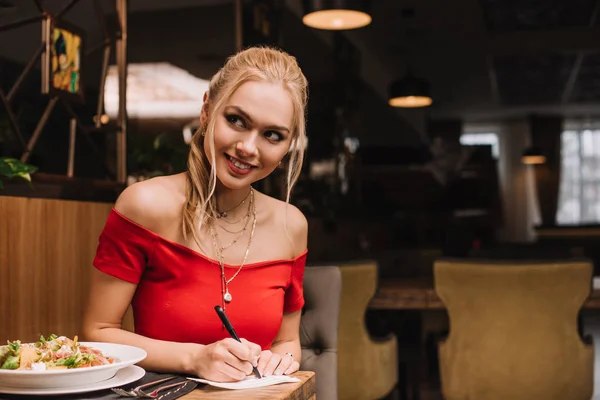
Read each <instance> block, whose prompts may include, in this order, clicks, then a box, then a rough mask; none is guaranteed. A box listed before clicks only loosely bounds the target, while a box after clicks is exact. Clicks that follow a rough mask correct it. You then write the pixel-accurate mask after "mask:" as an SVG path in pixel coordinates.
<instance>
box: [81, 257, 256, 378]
mask: <svg viewBox="0 0 600 400" xmlns="http://www.w3.org/2000/svg"><path fill="white" fill-rule="evenodd" d="M135 289H136V285H135V284H132V283H129V282H125V281H122V280H120V279H117V278H114V277H112V276H110V275H108V274H105V273H103V272H100V271H98V270H96V269H94V270H93V272H92V276H91V284H90V293H89V301H88V304H87V307H86V310H85V313H84V317H83V325H82V334H83V336H84V338H85V339H86V340H89V341H95V342H110V343H121V344H128V345H131V346H136V347H140V348H142V349H144V350H145V351H146V353H148V356H147V357H146V359H144V360H143V361H141V362H140V363H139V365H140V366H142V367H143V368H145V369H148V370H151V371H160V372H175V373H185V374H193V375H197V376H199V377H202V378H206V379H210V380H215V381H223V382H227V381H236V380H242V379H244V378H245V377H246V375H248V374H250V373H252V363H254V364H256V361H255V360H256V358H258V355H259V353H260V346H258V345H256V344H253V343H250V342H248V341H243V343H239V342H237V341H235V340H233V339H224V340H221V341H218V342H215V343H212V344H210V345H206V346H204V345H200V344H196V343H177V342H168V341H163V340H155V339H150V338H147V337H145V336H142V335H138V334H135V333H132V332H128V331H125V330H123V329H122V325H121V324H122V321H123V316H124V315H125V311H126V310H127V307H128V306H129V303H130V302H131V299H132V297H133V294H134V292H135Z"/></svg>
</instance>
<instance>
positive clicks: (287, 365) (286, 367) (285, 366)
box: [258, 350, 300, 376]
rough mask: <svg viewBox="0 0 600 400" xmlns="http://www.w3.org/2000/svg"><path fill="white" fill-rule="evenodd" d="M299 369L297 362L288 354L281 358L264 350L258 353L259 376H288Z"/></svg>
mask: <svg viewBox="0 0 600 400" xmlns="http://www.w3.org/2000/svg"><path fill="white" fill-rule="evenodd" d="M299 369H300V364H298V361H294V358H293V357H292V356H291V355H290V353H287V354H285V355H284V356H283V357H282V356H280V355H279V354H277V353H273V352H271V350H264V351H262V352H261V353H260V359H259V361H258V372H260V375H261V376H271V375H281V374H284V375H289V374H292V373H294V372H296V371H298V370H299Z"/></svg>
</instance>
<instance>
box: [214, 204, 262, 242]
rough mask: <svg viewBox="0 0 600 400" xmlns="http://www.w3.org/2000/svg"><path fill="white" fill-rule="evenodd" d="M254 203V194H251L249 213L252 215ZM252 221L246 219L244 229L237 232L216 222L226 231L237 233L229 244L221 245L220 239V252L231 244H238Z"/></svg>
mask: <svg viewBox="0 0 600 400" xmlns="http://www.w3.org/2000/svg"><path fill="white" fill-rule="evenodd" d="M253 204H254V194H253V195H251V196H250V201H249V202H248V215H250V212H251V209H252V205H253ZM249 222H250V218H248V219H247V220H246V223H245V224H244V226H243V227H242V229H240V230H239V231H237V232H232V231H229V230H227V229H225V228H224V227H222V226H221V225H219V224H218V223H216V222H215V225H218V226H219V227H220V228H222V229H224V230H225V231H227V232H229V233H231V234H234V235H237V237H236V238H235V239H234V240H233V241H232V242H231V243H229V244H228V245H227V246H221V243H220V241H219V247H220V252H223V250H225V249H228V248H230V247H231V246H233V245H234V244H236V243H237V242H238V240H240V239H241V237H242V236H243V235H244V232H246V229H247V228H248V223H249Z"/></svg>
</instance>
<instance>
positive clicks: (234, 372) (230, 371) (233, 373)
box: [219, 357, 252, 382]
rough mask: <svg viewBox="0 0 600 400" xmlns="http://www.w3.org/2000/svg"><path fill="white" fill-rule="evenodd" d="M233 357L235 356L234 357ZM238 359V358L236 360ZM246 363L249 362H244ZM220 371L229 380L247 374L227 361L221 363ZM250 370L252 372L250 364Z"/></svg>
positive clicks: (233, 380)
mask: <svg viewBox="0 0 600 400" xmlns="http://www.w3.org/2000/svg"><path fill="white" fill-rule="evenodd" d="M234 358H235V357H234ZM238 361H239V360H238ZM245 364H246V365H250V364H249V363H245ZM219 369H220V372H221V373H222V374H223V376H225V377H226V378H227V381H229V382H237V381H241V380H243V379H245V378H246V376H247V375H248V374H247V373H245V372H244V371H242V370H240V369H239V368H237V367H233V366H231V365H229V364H228V363H223V364H222V365H221V366H220V368H219ZM250 372H252V366H250Z"/></svg>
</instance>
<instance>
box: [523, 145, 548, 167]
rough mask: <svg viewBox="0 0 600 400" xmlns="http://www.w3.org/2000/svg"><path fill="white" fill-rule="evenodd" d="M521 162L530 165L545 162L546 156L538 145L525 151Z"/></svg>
mask: <svg viewBox="0 0 600 400" xmlns="http://www.w3.org/2000/svg"><path fill="white" fill-rule="evenodd" d="M521 162H522V163H523V164H528V165H536V164H545V163H546V156H545V155H544V153H542V150H540V149H539V148H538V147H534V146H531V147H528V148H526V149H525V151H523V156H522V157H521Z"/></svg>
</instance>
